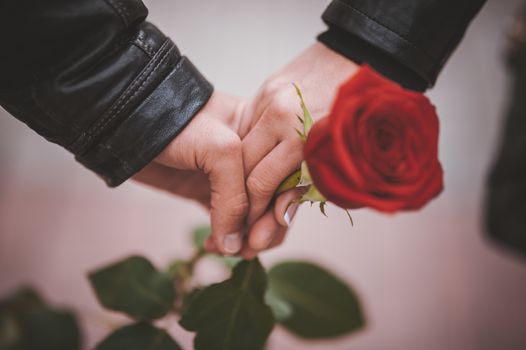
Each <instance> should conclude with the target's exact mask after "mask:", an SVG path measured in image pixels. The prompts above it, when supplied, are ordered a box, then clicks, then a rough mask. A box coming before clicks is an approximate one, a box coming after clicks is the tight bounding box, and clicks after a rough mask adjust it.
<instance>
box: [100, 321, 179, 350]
mask: <svg viewBox="0 0 526 350" xmlns="http://www.w3.org/2000/svg"><path fill="white" fill-rule="evenodd" d="M95 350H181V347H180V346H179V345H178V344H177V343H176V342H175V341H174V340H173V339H172V337H170V335H169V334H168V333H166V332H165V331H163V330H162V329H159V328H156V327H154V326H152V325H151V324H149V323H143V322H141V323H135V324H132V325H130V326H126V327H123V328H120V329H118V330H116V331H115V332H113V333H112V334H110V335H109V336H108V337H107V338H106V339H104V340H103V341H102V342H100V343H99V344H98V345H97V347H96V348H95Z"/></svg>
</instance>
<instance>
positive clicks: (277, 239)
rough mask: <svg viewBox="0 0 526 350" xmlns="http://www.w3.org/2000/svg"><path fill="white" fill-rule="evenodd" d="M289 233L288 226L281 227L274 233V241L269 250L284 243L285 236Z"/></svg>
mask: <svg viewBox="0 0 526 350" xmlns="http://www.w3.org/2000/svg"><path fill="white" fill-rule="evenodd" d="M287 233H288V228H282V229H280V230H279V231H278V232H277V233H276V234H275V235H274V240H273V241H272V243H270V245H269V246H268V248H267V250H268V249H272V248H275V247H277V246H280V245H282V244H283V241H285V238H286V237H287Z"/></svg>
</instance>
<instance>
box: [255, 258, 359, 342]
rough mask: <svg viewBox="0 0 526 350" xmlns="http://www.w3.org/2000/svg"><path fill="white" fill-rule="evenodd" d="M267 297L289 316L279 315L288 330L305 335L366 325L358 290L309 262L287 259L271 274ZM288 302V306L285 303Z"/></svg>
mask: <svg viewBox="0 0 526 350" xmlns="http://www.w3.org/2000/svg"><path fill="white" fill-rule="evenodd" d="M268 281H269V288H268V291H267V295H266V296H265V299H266V300H267V302H269V303H271V304H272V305H274V307H273V310H274V311H275V310H276V308H275V305H279V304H282V305H281V306H280V307H281V310H283V309H287V308H288V309H289V311H288V315H287V314H284V313H283V312H281V314H278V315H276V318H277V319H278V322H279V323H280V324H281V325H283V326H284V327H285V328H286V329H287V330H289V331H290V332H292V333H294V334H296V335H297V336H300V337H302V338H308V339H317V338H332V337H337V336H341V335H344V334H348V333H352V332H354V331H356V330H358V329H360V328H362V327H363V326H364V317H363V315H362V309H361V306H360V303H359V300H358V297H357V295H356V293H355V292H353V291H352V290H351V289H350V288H349V287H348V286H347V285H346V284H345V283H343V282H342V281H341V280H340V279H338V278H337V277H335V276H334V275H333V274H331V273H330V272H328V271H327V270H325V269H323V268H321V267H319V266H316V265H314V264H311V263H309V262H284V263H281V264H279V265H276V266H274V267H273V268H272V269H271V270H270V272H269V273H268ZM283 305H287V306H283Z"/></svg>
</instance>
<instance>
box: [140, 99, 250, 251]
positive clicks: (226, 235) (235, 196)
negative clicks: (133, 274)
mask: <svg viewBox="0 0 526 350" xmlns="http://www.w3.org/2000/svg"><path fill="white" fill-rule="evenodd" d="M242 108H243V102H242V100H240V99H238V98H235V97H232V96H228V95H225V94H222V93H219V92H214V94H213V95H212V97H211V98H210V100H209V101H208V103H207V104H206V105H205V106H204V107H203V109H202V110H201V111H200V112H199V113H198V114H197V115H196V116H195V117H194V118H193V119H192V121H191V122H190V124H189V125H188V126H187V127H186V128H185V129H184V130H183V132H182V133H181V134H180V135H178V136H177V137H176V138H175V139H174V140H173V141H172V142H171V143H170V144H169V145H168V147H166V148H165V150H164V151H163V152H162V153H161V154H160V155H159V156H158V157H157V158H156V159H155V160H154V161H153V162H152V163H150V164H149V165H148V166H147V167H145V168H144V169H143V170H142V171H141V172H139V173H138V174H137V175H135V177H134V179H135V180H138V181H140V182H143V183H146V184H149V185H151V186H154V187H157V188H160V189H164V190H168V191H170V192H172V193H174V194H178V195H182V196H184V197H186V198H190V199H195V200H197V201H199V202H200V203H201V204H203V205H204V206H206V207H207V208H209V209H210V214H211V221H212V229H213V235H212V238H213V240H214V244H215V246H216V247H217V248H218V250H219V252H220V253H222V254H235V253H237V252H238V251H239V250H240V249H241V246H242V239H243V237H242V229H243V226H244V224H245V217H246V215H247V212H248V197H247V194H246V191H245V176H244V167H243V153H242V149H241V147H242V144H241V139H240V137H239V136H238V134H237V130H238V128H239V122H240V111H241V109H242Z"/></svg>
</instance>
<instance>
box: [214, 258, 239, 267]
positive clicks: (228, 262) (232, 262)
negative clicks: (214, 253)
mask: <svg viewBox="0 0 526 350" xmlns="http://www.w3.org/2000/svg"><path fill="white" fill-rule="evenodd" d="M218 258H219V259H220V260H221V261H222V262H223V264H224V265H225V266H226V267H227V268H228V269H233V268H234V267H236V265H237V264H239V263H240V262H242V261H243V258H240V257H239V256H218Z"/></svg>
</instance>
